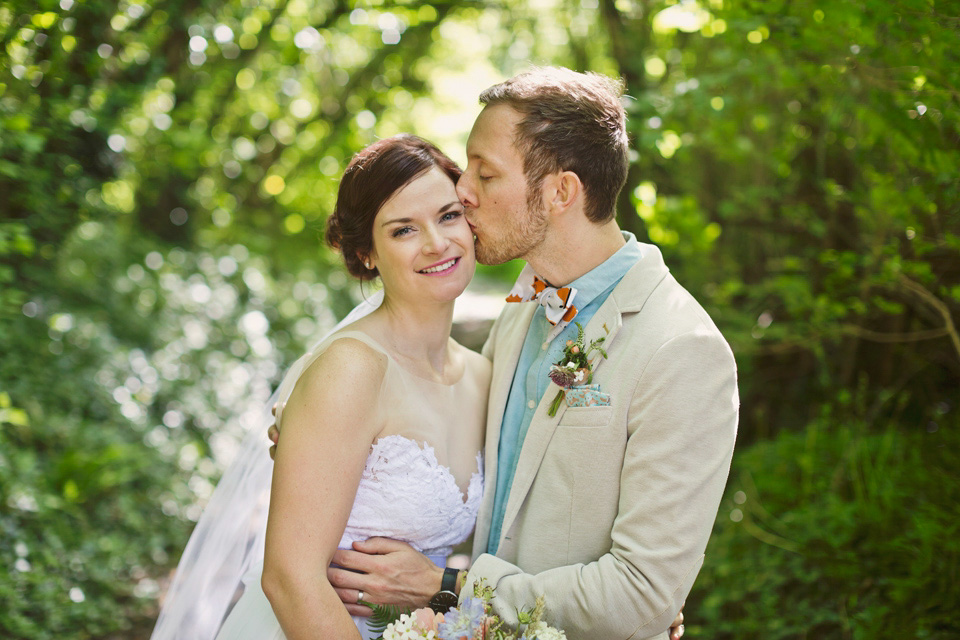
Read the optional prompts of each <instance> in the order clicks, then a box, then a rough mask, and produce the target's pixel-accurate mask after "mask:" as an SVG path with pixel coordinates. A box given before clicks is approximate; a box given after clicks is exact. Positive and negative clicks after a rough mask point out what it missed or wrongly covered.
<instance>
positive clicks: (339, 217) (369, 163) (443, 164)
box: [326, 133, 461, 280]
mask: <svg viewBox="0 0 960 640" xmlns="http://www.w3.org/2000/svg"><path fill="white" fill-rule="evenodd" d="M433 167H437V168H439V169H440V170H441V171H443V172H444V173H445V174H447V176H449V177H450V179H451V180H453V182H454V184H456V182H457V179H458V178H459V177H460V173H461V171H460V168H459V167H458V166H457V164H456V163H455V162H454V161H453V160H451V159H450V158H448V157H447V156H446V155H444V154H443V152H441V151H440V150H439V149H437V147H435V146H434V145H433V144H431V143H429V142H427V141H426V140H424V139H423V138H418V137H417V136H414V135H410V134H406V133H405V134H401V135H398V136H393V137H392V138H384V139H383V140H378V141H377V142H374V143H373V144H371V145H370V146H369V147H367V148H366V149H364V150H362V151H360V152H359V153H357V155H355V156H353V159H352V160H351V161H350V164H349V165H347V169H346V171H344V172H343V178H341V179H340V188H339V190H338V191H337V205H336V207H335V208H334V210H333V213H332V214H330V217H329V218H328V219H327V236H326V240H327V244H329V245H330V246H331V247H333V248H334V249H339V250H340V253H341V254H343V261H344V262H345V263H346V266H347V270H348V271H349V272H350V273H351V274H353V275H354V276H356V277H357V278H360V279H361V280H372V279H373V278H376V277H377V275H379V272H378V271H377V268H376V266H374V267H373V268H372V269H367V268H366V267H365V266H364V264H363V257H365V256H368V255H370V253H371V252H372V251H373V220H374V218H376V217H377V212H378V211H380V207H382V206H383V205H384V203H386V202H387V200H389V199H390V198H391V197H392V196H393V194H395V193H396V192H397V191H399V190H400V189H402V188H403V187H405V186H406V185H407V184H409V183H410V182H413V180H415V179H416V178H418V177H420V176H421V175H423V174H424V173H426V172H427V171H429V170H430V169H432V168H433Z"/></svg>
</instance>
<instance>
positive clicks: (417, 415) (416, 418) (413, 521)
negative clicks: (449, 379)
mask: <svg viewBox="0 0 960 640" xmlns="http://www.w3.org/2000/svg"><path fill="white" fill-rule="evenodd" d="M341 338H353V339H357V340H360V341H362V342H364V343H365V344H368V345H370V346H371V347H373V348H374V349H376V350H378V351H380V352H381V353H384V354H386V355H387V361H388V365H387V372H386V375H385V376H384V377H385V381H384V385H383V387H382V388H381V393H380V398H379V404H380V406H381V407H382V408H383V410H384V411H385V412H387V414H388V415H389V424H388V427H387V428H386V429H385V432H392V433H390V434H389V435H384V436H381V437H380V438H379V439H378V440H377V441H376V442H374V443H373V445H371V447H370V454H369V456H368V457H367V463H366V467H365V468H364V471H363V476H362V478H361V480H360V485H359V487H358V488H357V495H356V499H355V500H354V503H353V508H352V510H351V512H350V517H349V519H348V521H347V526H346V529H345V530H344V532H343V537H342V538H341V540H340V544H339V545H338V546H339V547H340V548H341V549H348V548H350V546H351V544H352V543H353V542H355V541H357V540H365V539H367V538H369V537H373V536H385V537H389V538H394V539H397V540H403V541H405V542H408V543H410V544H411V546H413V547H414V548H416V549H417V550H419V551H421V552H423V553H424V554H426V555H428V556H429V557H430V558H431V560H433V561H434V562H436V563H437V564H438V565H440V566H443V565H444V564H445V561H446V558H447V556H448V555H449V554H450V553H451V551H452V548H453V547H454V546H455V545H457V544H459V543H460V542H463V541H464V540H465V539H466V538H467V537H468V536H469V535H470V532H471V531H472V530H473V527H474V524H475V522H476V517H477V510H478V509H479V507H480V498H481V494H482V492H483V462H482V452H481V451H478V450H477V449H476V448H474V449H473V451H474V452H475V453H474V454H473V456H472V457H473V462H474V464H473V465H472V473H471V474H469V478H468V477H467V473H466V472H465V471H466V469H465V467H466V465H465V464H464V462H465V456H464V454H463V453H462V451H461V453H460V454H459V455H457V454H453V455H450V456H449V457H450V459H451V466H453V467H454V468H453V469H451V466H448V465H444V464H441V463H440V462H439V461H438V459H437V455H436V453H435V450H434V447H433V446H432V445H431V444H430V442H429V439H430V438H431V437H436V436H435V434H436V433H438V428H439V429H441V430H442V431H441V432H446V433H450V430H453V431H454V434H453V435H452V436H451V437H452V438H456V435H455V432H456V430H458V429H460V428H463V427H465V426H467V423H469V429H470V431H466V429H465V430H464V431H463V433H474V432H477V431H476V425H477V423H475V421H480V422H479V424H480V425H482V424H483V422H482V421H483V420H484V419H485V413H486V395H487V394H486V391H487V388H488V386H489V376H490V364H489V362H488V361H487V360H486V359H484V358H482V357H481V356H479V355H477V354H474V353H472V352H470V353H469V354H468V362H467V366H466V367H465V371H464V375H463V376H462V377H461V378H460V379H459V380H458V381H457V382H455V383H454V384H451V385H445V384H440V383H437V382H433V381H430V380H426V379H423V378H419V377H417V376H415V375H414V374H412V373H409V372H407V371H406V370H405V369H403V368H402V367H401V366H400V365H399V364H398V363H397V362H396V361H394V360H393V359H392V358H391V357H390V356H389V354H387V353H386V351H385V350H384V349H383V348H382V347H381V346H380V345H379V344H377V343H376V341H374V340H373V339H372V338H370V337H369V336H367V335H366V334H365V333H362V332H359V331H344V332H340V333H337V334H335V335H334V336H331V338H330V339H329V340H327V341H326V342H325V343H324V344H323V345H321V348H320V349H318V350H317V355H319V353H321V352H322V350H323V348H325V347H326V345H328V344H330V342H332V341H334V340H336V339H341ZM308 365H309V363H305V364H304V367H303V368H306V366H308ZM477 433H479V432H477ZM448 445H449V443H448ZM461 449H462V447H461ZM457 476H459V479H460V483H459V484H458V477H457ZM463 484H466V491H465V492H464V491H463V490H462V489H461V486H462V485H463ZM262 569H263V563H262V562H260V563H257V564H256V565H254V566H253V567H252V568H251V569H250V570H249V571H248V572H247V573H246V575H245V576H244V578H243V582H244V586H245V590H244V593H243V595H242V596H241V597H240V599H239V600H238V601H237V603H236V605H235V606H234V607H233V609H232V610H231V612H230V613H229V615H228V616H227V619H226V620H225V622H224V624H223V626H222V627H221V629H220V632H219V634H218V635H217V640H282V639H284V638H285V636H284V634H283V631H282V630H281V629H280V624H279V622H278V621H277V618H276V616H275V615H274V613H273V610H272V608H271V607H270V603H269V602H268V601H267V599H266V596H265V595H264V594H263V590H262V589H261V587H260V577H261V573H262ZM354 621H355V622H356V623H357V628H358V629H359V630H360V633H361V635H362V636H363V637H364V638H373V637H375V636H374V635H373V634H372V633H370V632H368V631H367V629H366V620H365V619H363V618H354Z"/></svg>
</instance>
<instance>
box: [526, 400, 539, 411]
mask: <svg viewBox="0 0 960 640" xmlns="http://www.w3.org/2000/svg"><path fill="white" fill-rule="evenodd" d="M527 406H528V407H530V408H531V409H535V408H536V407H537V403H536V402H534V401H533V400H530V401H528V402H527Z"/></svg>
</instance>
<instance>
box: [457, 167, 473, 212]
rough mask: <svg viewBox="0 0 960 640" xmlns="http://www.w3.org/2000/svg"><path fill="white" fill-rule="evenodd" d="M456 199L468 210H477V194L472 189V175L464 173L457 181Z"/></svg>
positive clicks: (467, 172)
mask: <svg viewBox="0 0 960 640" xmlns="http://www.w3.org/2000/svg"><path fill="white" fill-rule="evenodd" d="M457 197H458V198H460V204H462V205H463V206H464V207H466V208H468V209H476V208H477V192H476V189H474V182H473V174H472V173H470V172H469V171H464V172H463V174H462V175H461V176H460V179H459V180H457Z"/></svg>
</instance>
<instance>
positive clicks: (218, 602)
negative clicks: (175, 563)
mask: <svg viewBox="0 0 960 640" xmlns="http://www.w3.org/2000/svg"><path fill="white" fill-rule="evenodd" d="M459 174H460V170H459V169H458V168H457V166H456V165H455V164H454V163H453V161H452V160H450V159H449V158H448V157H446V156H445V155H443V154H442V153H441V152H440V151H439V150H438V149H437V148H436V147H435V146H433V145H432V144H430V143H429V142H426V141H424V140H422V139H420V138H417V137H415V136H410V135H400V136H396V137H393V138H388V139H385V140H381V141H379V142H376V143H374V144H373V145H371V146H369V147H367V148H366V149H364V150H363V151H361V152H360V153H358V154H357V155H356V156H355V157H354V158H353V160H352V161H351V162H350V164H349V166H348V167H347V169H346V171H345V172H344V175H343V178H342V180H341V183H340V188H339V192H338V196H337V204H336V209H335V211H334V212H333V214H332V215H331V216H330V218H329V220H328V227H327V241H328V242H329V243H330V244H331V245H332V246H333V247H335V248H338V249H339V250H340V251H341V253H342V254H343V258H344V262H345V263H346V266H347V269H348V270H349V271H350V272H351V273H352V274H353V275H355V276H357V277H358V278H360V279H361V280H370V279H373V278H375V277H377V276H379V277H380V278H381V280H382V282H383V291H382V303H381V304H379V306H376V301H374V303H373V304H367V305H361V307H360V308H358V309H357V310H355V312H354V313H353V314H351V316H349V317H348V318H347V319H345V321H344V322H343V323H341V325H339V326H338V327H337V328H336V329H334V331H333V332H332V334H330V335H329V336H327V337H326V338H325V339H323V340H322V341H321V342H320V343H319V344H318V345H317V346H316V347H315V348H313V349H311V350H310V352H309V353H307V354H306V355H305V356H303V357H302V358H301V359H300V360H298V361H297V363H295V364H294V366H293V367H292V368H291V370H290V371H289V372H288V373H287V376H286V378H285V379H284V382H283V383H282V384H281V387H280V389H279V391H278V394H277V416H276V422H277V424H278V425H280V424H282V428H283V433H284V437H283V439H282V442H281V443H280V444H279V445H278V448H277V451H276V458H275V464H274V469H273V476H272V489H271V493H270V498H269V515H268V518H267V524H266V534H265V542H261V540H264V536H263V535H262V531H260V529H262V517H261V518H260V519H259V520H258V519H257V515H256V509H255V508H253V506H252V505H253V503H256V500H255V497H254V496H253V495H252V494H251V495H249V496H248V495H247V493H251V492H254V491H255V490H256V489H257V487H256V486H252V487H251V486H250V485H251V484H253V485H255V484H256V483H255V481H252V480H251V478H254V477H256V475H257V474H256V473H255V472H254V471H252V470H250V469H242V470H240V471H234V469H231V470H230V471H228V473H227V474H225V476H224V480H223V481H222V482H221V485H220V486H218V489H217V493H216V494H215V495H214V498H213V499H212V500H211V504H210V506H209V507H208V509H207V512H206V513H205V514H204V516H203V518H202V519H201V521H200V522H199V523H198V526H197V529H196V530H195V532H194V534H193V536H191V541H190V543H189V544H188V546H187V549H186V550H185V551H184V555H183V558H182V559H181V563H180V567H179V568H178V570H177V574H178V575H177V577H176V578H175V580H174V584H173V585H172V586H171V593H170V595H168V598H167V601H166V602H165V603H164V608H163V611H162V612H161V615H160V618H159V619H158V622H157V627H156V629H155V630H154V634H153V636H152V638H153V639H154V640H167V639H174V638H176V639H177V640H184V639H194V638H196V639H197V640H207V639H209V638H213V637H214V635H215V636H216V638H217V639H218V640H234V639H237V640H239V639H250V640H254V639H256V640H267V639H281V638H289V639H290V640H297V639H300V638H304V639H307V638H309V639H311V640H314V639H316V638H370V637H373V635H372V633H370V632H368V631H367V629H366V623H365V619H364V618H352V617H351V616H350V614H349V613H348V611H347V609H346V608H345V606H344V605H343V604H342V602H341V596H344V598H345V599H346V600H352V601H353V602H359V601H362V600H365V598H364V595H363V593H362V592H356V593H355V594H354V593H351V594H343V593H341V594H338V592H337V591H335V590H334V588H333V587H332V586H331V584H330V583H329V582H328V580H327V578H326V568H327V567H328V566H329V565H330V563H331V559H332V557H333V554H334V553H335V552H336V550H337V549H338V548H340V549H349V548H350V547H351V545H352V543H353V542H355V541H359V540H364V539H366V538H369V537H373V536H385V537H390V538H395V539H398V540H403V541H406V542H408V543H410V544H411V545H412V546H414V547H416V548H417V549H419V550H421V551H422V552H423V553H425V554H427V555H428V556H430V559H431V560H433V561H434V562H435V563H436V564H437V565H438V567H437V569H436V571H437V573H438V574H440V573H441V572H442V571H443V570H442V569H441V567H443V565H444V562H445V559H446V556H447V555H449V553H450V551H451V549H452V547H453V546H454V545H456V544H458V543H460V542H462V541H463V540H464V539H466V537H467V536H468V535H469V534H470V532H471V531H472V529H473V526H474V522H475V519H476V515H477V509H478V507H479V504H480V497H481V492H482V485H483V478H482V468H483V465H482V460H481V455H482V454H481V451H482V447H483V425H484V423H485V414H486V398H487V391H488V388H489V381H490V363H489V361H487V360H486V359H485V358H483V357H482V356H480V355H479V354H476V353H474V352H472V351H470V350H468V349H466V348H464V347H462V346H460V345H459V344H457V343H456V342H455V341H454V340H453V339H452V338H451V337H450V329H451V324H452V318H453V304H454V300H455V299H456V298H457V296H459V295H460V294H461V293H462V292H463V290H464V289H465V288H466V286H467V284H468V283H469V281H470V279H471V277H472V276H473V272H474V265H475V263H474V248H473V235H472V233H471V230H470V227H469V226H468V225H467V222H466V220H465V219H464V217H463V207H462V205H461V203H460V201H459V199H458V197H457V193H456V190H455V188H454V185H455V182H456V180H457V178H458V177H459ZM380 297H381V296H380V295H379V294H378V296H377V299H379V298H380ZM261 433H262V432H261ZM261 437H262V436H261ZM247 448H249V447H247ZM256 456H259V458H256ZM266 458H267V456H266V453H265V452H264V451H263V449H262V448H259V450H258V447H257V446H256V445H255V446H254V447H253V453H252V454H251V455H249V456H247V457H246V458H245V459H244V460H241V462H240V463H239V466H240V467H243V465H245V464H246V465H247V466H249V467H256V466H258V465H259V466H262V464H261V463H260V462H258V460H262V459H266ZM235 466H238V465H235ZM263 477H264V478H265V476H263ZM261 482H264V481H263V480H261ZM225 485H228V486H225ZM217 494H224V495H219V496H218V495H217ZM227 504H229V505H231V506H226V505H227ZM261 544H262V545H263V546H262V547H261V546H260V545H261ZM261 549H262V556H261V555H260V553H261ZM261 557H262V561H261V560H260V558H261ZM241 573H242V574H243V575H242V578H241V581H242V583H243V587H244V588H243V592H242V595H241V596H240V598H239V600H237V601H236V603H235V604H234V605H233V607H232V608H230V601H231V599H232V598H234V597H235V592H236V591H237V589H236V586H237V584H236V582H237V581H236V580H235V578H236V577H238V576H240V575H241ZM438 583H440V578H439V577H438ZM213 585H221V586H219V587H218V588H217V589H214V588H213ZM223 585H225V586H223ZM231 585H232V586H231ZM354 598H355V599H354ZM228 609H229V613H227V611H228ZM225 614H226V615H225ZM224 616H225V617H224Z"/></svg>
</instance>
